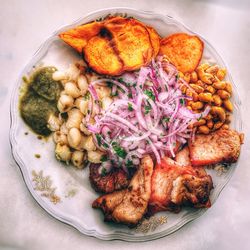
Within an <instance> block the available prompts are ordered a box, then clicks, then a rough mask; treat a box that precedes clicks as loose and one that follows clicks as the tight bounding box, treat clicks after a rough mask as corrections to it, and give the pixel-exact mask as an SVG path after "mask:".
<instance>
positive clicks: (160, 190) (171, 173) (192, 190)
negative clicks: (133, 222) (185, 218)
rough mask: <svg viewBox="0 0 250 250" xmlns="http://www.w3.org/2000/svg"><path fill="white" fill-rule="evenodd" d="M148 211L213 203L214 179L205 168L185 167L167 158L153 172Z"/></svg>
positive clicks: (177, 209) (171, 209)
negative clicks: (210, 195)
mask: <svg viewBox="0 0 250 250" xmlns="http://www.w3.org/2000/svg"><path fill="white" fill-rule="evenodd" d="M151 184H152V187H151V190H152V191H151V197H150V200H149V211H148V213H149V214H150V215H151V214H154V213H156V212H159V211H174V212H178V211H179V210H180V208H181V206H184V205H189V206H194V207H208V206H210V202H209V194H210V191H211V189H212V188H213V182H212V179H211V177H210V176H209V175H207V173H206V172H205V170H204V169H202V168H194V167H191V166H190V165H189V166H183V165H180V164H178V163H177V162H175V161H173V160H172V159H170V158H168V157H165V158H163V159H162V161H161V163H160V164H156V166H155V169H154V172H153V175H152V183H151Z"/></svg>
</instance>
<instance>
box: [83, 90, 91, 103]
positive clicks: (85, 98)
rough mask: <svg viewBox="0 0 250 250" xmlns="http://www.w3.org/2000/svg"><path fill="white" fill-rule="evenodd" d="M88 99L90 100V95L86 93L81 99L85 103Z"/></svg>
mask: <svg viewBox="0 0 250 250" xmlns="http://www.w3.org/2000/svg"><path fill="white" fill-rule="evenodd" d="M89 98H90V93H89V92H88V93H87V94H86V95H85V96H84V97H83V100H84V101H87V100H89Z"/></svg>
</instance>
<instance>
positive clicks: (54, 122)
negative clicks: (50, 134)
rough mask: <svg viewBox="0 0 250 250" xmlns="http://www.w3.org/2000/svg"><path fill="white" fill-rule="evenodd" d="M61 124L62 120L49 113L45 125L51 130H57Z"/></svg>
mask: <svg viewBox="0 0 250 250" xmlns="http://www.w3.org/2000/svg"><path fill="white" fill-rule="evenodd" d="M61 125H62V121H61V120H60V119H59V118H58V117H56V116H55V115H52V114H51V115H50V116H49V119H48V124H47V127H48V128H49V130H51V131H57V130H59V129H60V126H61Z"/></svg>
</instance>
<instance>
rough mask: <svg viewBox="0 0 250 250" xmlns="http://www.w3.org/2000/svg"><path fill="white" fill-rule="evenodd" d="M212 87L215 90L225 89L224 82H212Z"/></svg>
mask: <svg viewBox="0 0 250 250" xmlns="http://www.w3.org/2000/svg"><path fill="white" fill-rule="evenodd" d="M213 87H214V88H215V89H225V88H226V83H225V82H214V83H213Z"/></svg>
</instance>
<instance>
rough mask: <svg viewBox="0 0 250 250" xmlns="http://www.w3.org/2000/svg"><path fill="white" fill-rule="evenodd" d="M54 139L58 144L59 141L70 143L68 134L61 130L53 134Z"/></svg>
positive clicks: (62, 143) (65, 143)
mask: <svg viewBox="0 0 250 250" xmlns="http://www.w3.org/2000/svg"><path fill="white" fill-rule="evenodd" d="M53 140H54V142H55V143H56V144H57V143H60V144H61V145H67V144H68V140H67V136H66V135H65V134H63V133H62V132H61V131H56V132H55V133H54V134H53Z"/></svg>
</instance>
